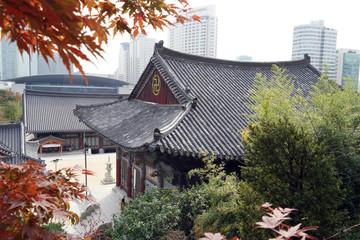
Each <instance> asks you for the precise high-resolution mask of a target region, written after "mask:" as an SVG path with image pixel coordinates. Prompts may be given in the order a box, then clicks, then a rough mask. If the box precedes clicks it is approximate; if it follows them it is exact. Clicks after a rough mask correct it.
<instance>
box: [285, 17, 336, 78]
mask: <svg viewBox="0 0 360 240" xmlns="http://www.w3.org/2000/svg"><path fill="white" fill-rule="evenodd" d="M336 40H337V31H336V30H335V29H331V28H327V27H325V26H324V21H323V20H318V21H311V23H310V24H304V25H299V26H295V27H294V36H293V47H292V59H293V60H297V59H302V58H304V54H306V53H307V54H308V55H309V56H310V59H311V64H312V65H313V66H314V67H315V68H317V69H318V70H319V71H320V72H323V71H324V70H325V69H324V68H323V67H324V64H326V66H327V67H328V68H329V69H328V76H329V77H330V78H332V79H335V77H336V67H335V65H336Z"/></svg>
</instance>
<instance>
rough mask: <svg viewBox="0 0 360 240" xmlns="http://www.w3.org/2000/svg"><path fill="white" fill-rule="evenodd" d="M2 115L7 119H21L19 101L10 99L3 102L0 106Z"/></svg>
mask: <svg viewBox="0 0 360 240" xmlns="http://www.w3.org/2000/svg"><path fill="white" fill-rule="evenodd" d="M1 110H2V116H3V118H4V119H6V120H7V121H9V122H10V121H14V122H17V121H21V116H22V108H21V103H20V102H18V101H16V102H15V101H10V102H7V103H4V104H3V106H2V108H1Z"/></svg>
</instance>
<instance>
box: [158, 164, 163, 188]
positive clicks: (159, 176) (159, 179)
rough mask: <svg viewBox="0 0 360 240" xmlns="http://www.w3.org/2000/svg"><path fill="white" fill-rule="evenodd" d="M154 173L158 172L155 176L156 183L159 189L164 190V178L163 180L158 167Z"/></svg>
mask: <svg viewBox="0 0 360 240" xmlns="http://www.w3.org/2000/svg"><path fill="white" fill-rule="evenodd" d="M156 171H157V172H158V175H157V179H158V183H159V186H158V187H160V188H164V178H163V174H162V169H161V167H160V166H158V167H157V169H156Z"/></svg>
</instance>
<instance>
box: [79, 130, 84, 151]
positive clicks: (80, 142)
mask: <svg viewBox="0 0 360 240" xmlns="http://www.w3.org/2000/svg"><path fill="white" fill-rule="evenodd" d="M79 145H80V146H79V147H80V149H83V133H80V139H79Z"/></svg>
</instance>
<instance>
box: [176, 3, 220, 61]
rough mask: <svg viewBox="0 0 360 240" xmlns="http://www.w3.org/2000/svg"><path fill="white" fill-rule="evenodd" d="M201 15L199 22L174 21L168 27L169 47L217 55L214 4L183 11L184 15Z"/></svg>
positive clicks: (194, 52) (216, 20)
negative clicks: (172, 24) (182, 22)
mask: <svg viewBox="0 0 360 240" xmlns="http://www.w3.org/2000/svg"><path fill="white" fill-rule="evenodd" d="M193 15H197V16H199V17H201V22H198V21H194V20H191V21H188V22H185V23H184V24H180V23H174V26H171V27H170V32H169V43H170V48H171V49H174V50H177V51H180V52H183V53H189V54H194V55H199V56H203V57H214V58H215V57H216V56H217V33H218V18H217V17H216V16H215V5H209V6H204V7H200V8H194V9H192V10H191V11H188V12H186V13H184V16H185V17H188V18H190V17H191V16H193Z"/></svg>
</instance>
